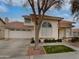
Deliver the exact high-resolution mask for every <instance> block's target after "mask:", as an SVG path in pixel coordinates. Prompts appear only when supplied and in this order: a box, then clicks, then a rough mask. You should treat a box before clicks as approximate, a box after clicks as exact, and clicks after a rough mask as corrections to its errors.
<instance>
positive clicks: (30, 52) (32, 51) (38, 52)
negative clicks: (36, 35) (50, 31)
mask: <svg viewBox="0 0 79 59" xmlns="http://www.w3.org/2000/svg"><path fill="white" fill-rule="evenodd" d="M42 54H45V51H44V49H43V47H38V48H37V49H35V47H34V46H32V47H29V48H28V55H42Z"/></svg>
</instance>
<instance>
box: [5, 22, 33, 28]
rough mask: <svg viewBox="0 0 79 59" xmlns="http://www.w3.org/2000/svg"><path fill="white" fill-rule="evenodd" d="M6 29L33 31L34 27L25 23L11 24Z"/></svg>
mask: <svg viewBox="0 0 79 59" xmlns="http://www.w3.org/2000/svg"><path fill="white" fill-rule="evenodd" d="M5 27H6V28H9V29H33V26H29V25H24V23H23V22H9V23H7V24H6V26H5Z"/></svg>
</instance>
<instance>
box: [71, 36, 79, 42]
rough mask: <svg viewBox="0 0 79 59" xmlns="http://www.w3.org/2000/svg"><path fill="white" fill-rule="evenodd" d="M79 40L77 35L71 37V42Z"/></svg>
mask: <svg viewBox="0 0 79 59" xmlns="http://www.w3.org/2000/svg"><path fill="white" fill-rule="evenodd" d="M78 41H79V37H72V39H71V42H78Z"/></svg>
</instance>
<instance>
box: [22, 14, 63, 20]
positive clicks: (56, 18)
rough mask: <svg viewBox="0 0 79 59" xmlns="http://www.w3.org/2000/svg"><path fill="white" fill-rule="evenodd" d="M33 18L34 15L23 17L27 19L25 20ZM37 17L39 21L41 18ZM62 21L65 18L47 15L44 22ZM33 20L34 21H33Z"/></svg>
mask: <svg viewBox="0 0 79 59" xmlns="http://www.w3.org/2000/svg"><path fill="white" fill-rule="evenodd" d="M33 16H34V15H33V14H31V15H30V16H27V15H24V16H23V17H25V18H34V17H33ZM36 17H37V19H38V18H39V17H38V15H36ZM62 19H64V18H61V17H56V16H47V15H45V16H44V20H52V21H53V20H54V21H58V20H62ZM33 20H34V19H33Z"/></svg>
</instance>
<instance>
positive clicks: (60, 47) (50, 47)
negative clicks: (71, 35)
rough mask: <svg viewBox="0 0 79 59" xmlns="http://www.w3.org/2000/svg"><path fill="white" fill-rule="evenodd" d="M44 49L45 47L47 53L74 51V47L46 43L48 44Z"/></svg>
mask: <svg viewBox="0 0 79 59" xmlns="http://www.w3.org/2000/svg"><path fill="white" fill-rule="evenodd" d="M44 49H45V51H46V53H47V54H53V53H64V52H73V51H75V50H74V49H72V48H69V47H67V46H64V45H48V46H44Z"/></svg>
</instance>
